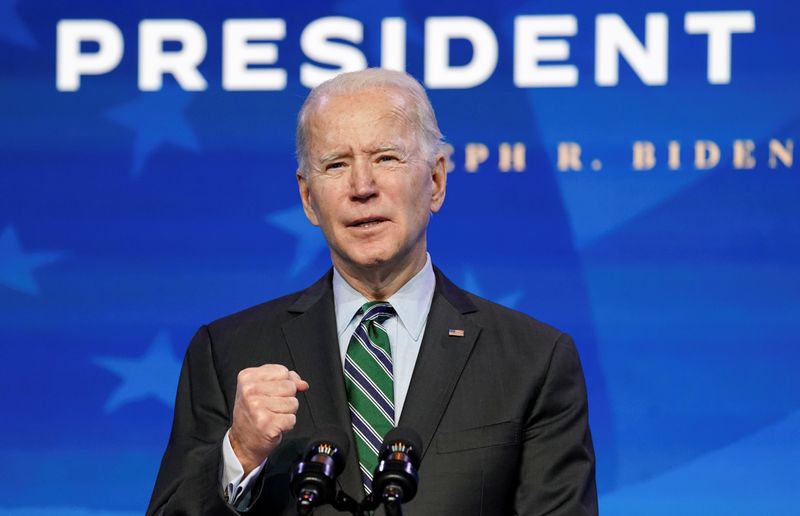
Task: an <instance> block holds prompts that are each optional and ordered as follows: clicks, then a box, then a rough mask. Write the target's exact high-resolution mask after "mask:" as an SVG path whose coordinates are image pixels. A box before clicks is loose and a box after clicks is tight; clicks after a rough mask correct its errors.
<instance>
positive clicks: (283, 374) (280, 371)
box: [264, 364, 289, 378]
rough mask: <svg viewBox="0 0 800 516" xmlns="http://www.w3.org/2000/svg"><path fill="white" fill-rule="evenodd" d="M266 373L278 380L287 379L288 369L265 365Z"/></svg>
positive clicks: (279, 365) (280, 366)
mask: <svg viewBox="0 0 800 516" xmlns="http://www.w3.org/2000/svg"><path fill="white" fill-rule="evenodd" d="M264 367H265V368H266V370H267V371H269V372H270V373H272V374H274V375H275V376H277V377H279V378H288V377H289V368H288V367H286V366H285V365H282V364H266V365H265V366H264Z"/></svg>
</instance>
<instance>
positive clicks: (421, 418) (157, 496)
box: [147, 270, 597, 516]
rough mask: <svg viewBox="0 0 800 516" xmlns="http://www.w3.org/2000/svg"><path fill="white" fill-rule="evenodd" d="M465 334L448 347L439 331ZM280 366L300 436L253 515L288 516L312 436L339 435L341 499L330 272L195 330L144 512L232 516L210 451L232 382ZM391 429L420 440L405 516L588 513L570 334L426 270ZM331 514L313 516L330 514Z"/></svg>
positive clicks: (258, 495) (583, 407)
mask: <svg viewBox="0 0 800 516" xmlns="http://www.w3.org/2000/svg"><path fill="white" fill-rule="evenodd" d="M451 328H452V329H463V330H464V336H463V337H457V336H449V335H448V330H449V329H451ZM265 363H278V364H284V365H286V366H287V367H289V368H290V369H294V370H296V371H297V372H298V373H299V374H300V376H301V377H302V378H303V379H305V380H307V381H308V383H309V385H310V389H309V390H308V391H307V392H306V393H304V394H302V395H300V408H299V410H298V413H297V425H296V427H295V429H294V430H292V431H291V432H289V433H287V434H286V435H284V438H283V441H282V443H281V445H280V447H279V448H278V449H277V450H276V451H275V452H274V453H273V454H272V455H271V456H270V458H269V460H268V461H267V465H266V467H265V468H264V471H263V472H262V474H261V476H260V478H259V479H258V480H257V481H256V483H255V487H254V491H253V495H254V497H255V498H254V499H255V502H254V503H253V505H252V506H251V508H250V511H249V512H250V513H252V514H265V515H284V514H285V515H289V514H295V512H294V510H295V509H294V503H293V501H292V499H291V497H290V494H289V488H288V484H289V471H290V469H291V466H292V464H293V463H294V461H295V460H297V459H298V458H299V456H300V454H301V453H302V451H303V450H304V448H305V446H306V444H307V442H308V439H309V438H311V437H312V436H313V433H314V428H315V427H316V426H321V425H325V424H335V425H338V426H339V427H340V428H342V429H345V431H346V432H347V433H348V434H349V435H350V439H351V443H350V453H349V456H348V457H347V464H348V467H347V468H346V469H345V471H344V473H343V474H342V476H341V477H340V479H339V483H340V486H341V488H343V489H344V490H345V491H346V492H347V493H349V494H351V495H353V496H355V497H357V498H358V499H360V498H361V497H362V491H361V478H360V473H359V469H358V460H357V458H356V452H355V445H354V444H353V442H352V432H351V430H350V415H349V411H348V409H347V401H346V399H347V398H346V394H345V387H344V380H343V374H342V367H341V361H340V356H339V348H338V339H337V333H336V322H335V317H334V304H333V292H332V288H331V273H330V272H329V273H328V274H327V275H326V276H325V277H323V278H322V279H321V280H320V281H318V282H317V283H316V284H314V285H313V286H311V287H310V288H308V289H307V290H304V291H302V292H299V293H296V294H293V295H289V296H286V297H283V298H280V299H277V300H274V301H271V302H268V303H265V304H262V305H259V306H256V307H253V308H250V309H248V310H245V311H243V312H240V313H237V314H234V315H232V316H229V317H226V318H223V319H220V320H218V321H216V322H214V323H212V324H210V325H208V326H204V327H202V328H200V330H199V331H198V332H197V334H196V335H195V337H194V339H193V340H192V342H191V344H190V345H189V349H188V351H187V353H186V358H185V361H184V364H183V370H182V372H181V377H180V384H179V388H178V396H177V401H176V405H175V419H174V423H173V428H172V434H171V435H170V439H169V444H168V446H167V450H166V452H165V454H164V459H163V461H162V463H161V470H160V472H159V475H158V479H157V481H156V485H155V489H154V491H153V497H152V499H151V501H150V507H149V508H148V511H147V513H148V514H164V515H178V514H185V515H201V514H235V513H236V512H235V511H234V510H233V509H231V508H230V507H229V506H228V505H227V504H226V503H225V501H224V499H223V495H222V490H221V487H220V475H221V442H222V439H223V437H224V435H225V432H226V431H227V430H228V428H229V427H230V424H231V412H232V409H233V403H234V398H235V393H236V377H237V374H238V372H239V371H240V370H242V369H244V368H247V367H254V366H260V365H262V364H265ZM398 426H403V427H409V428H412V429H414V430H416V431H417V432H418V433H419V434H420V436H421V437H422V441H423V456H422V463H421V466H420V471H419V473H420V484H419V491H418V493H417V496H416V498H415V499H414V500H412V501H411V502H410V503H408V504H407V505H405V508H404V510H405V514H407V515H437V516H438V515H458V516H472V515H479V514H487V515H489V514H515V513H516V514H525V515H528V514H531V515H533V514H541V515H544V514H547V515H565V516H566V515H570V516H572V515H584V514H597V494H596V490H595V478H594V474H595V473H594V471H595V467H594V451H593V449H592V440H591V435H590V432H589V426H588V414H587V401H586V389H585V386H584V380H583V373H582V371H581V366H580V361H579V359H578V354H577V352H576V350H575V347H574V345H573V343H572V340H571V339H570V337H569V336H567V335H565V334H563V333H561V332H559V331H557V330H555V329H553V328H551V327H549V326H547V325H545V324H542V323H540V322H538V321H536V320H534V319H531V318H530V317H528V316H526V315H523V314H521V313H519V312H515V311H513V310H509V309H507V308H504V307H501V306H499V305H496V304H494V303H491V302H489V301H486V300H484V299H481V298H479V297H476V296H473V295H471V294H468V293H466V292H464V291H462V290H460V289H459V288H457V287H456V286H455V285H453V284H452V283H451V282H450V281H448V280H447V278H445V277H444V276H443V275H442V274H441V272H440V271H438V270H436V289H435V293H434V296H433V302H432V305H431V310H430V314H429V316H428V322H427V326H426V329H425V335H424V337H423V342H422V346H421V348H420V352H419V356H418V358H417V363H416V367H415V369H414V373H413V377H412V381H411V386H410V388H409V391H408V395H407V398H406V402H405V405H404V408H403V413H402V415H401V418H400V422H399V425H398ZM334 513H335V511H333V509H331V508H330V507H324V508H321V509H319V510H318V511H316V514H320V515H323V514H334Z"/></svg>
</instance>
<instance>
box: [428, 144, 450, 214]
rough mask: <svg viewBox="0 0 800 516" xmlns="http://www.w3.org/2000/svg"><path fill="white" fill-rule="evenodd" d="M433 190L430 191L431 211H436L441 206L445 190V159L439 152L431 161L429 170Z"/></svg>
mask: <svg viewBox="0 0 800 516" xmlns="http://www.w3.org/2000/svg"><path fill="white" fill-rule="evenodd" d="M431 181H432V183H433V191H432V192H431V213H436V212H438V211H439V210H440V209H441V208H442V203H444V196H445V192H446V190H447V160H446V159H445V157H444V154H442V153H439V154H437V155H436V158H435V159H434V162H433V169H432V170H431Z"/></svg>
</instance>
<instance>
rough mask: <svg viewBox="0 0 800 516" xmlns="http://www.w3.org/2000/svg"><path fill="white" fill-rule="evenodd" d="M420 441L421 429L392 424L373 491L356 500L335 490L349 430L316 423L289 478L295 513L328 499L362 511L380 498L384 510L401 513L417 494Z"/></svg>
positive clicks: (345, 508)
mask: <svg viewBox="0 0 800 516" xmlns="http://www.w3.org/2000/svg"><path fill="white" fill-rule="evenodd" d="M421 442H422V440H421V439H420V437H419V435H417V433H416V432H414V431H413V430H411V429H409V428H394V429H392V430H390V431H389V433H387V434H386V437H385V438H384V439H383V444H381V448H380V451H379V454H378V466H377V467H376V468H375V471H374V473H373V477H372V492H371V493H370V494H369V495H368V496H367V497H366V498H365V499H364V500H363V501H362V502H361V503H356V502H355V500H354V499H353V498H351V497H350V496H348V495H347V494H346V493H344V492H341V491H340V492H338V493H337V490H336V477H338V476H339V475H340V474H341V473H342V471H344V467H345V457H346V456H347V453H348V445H349V440H348V438H347V435H346V434H345V433H344V432H343V431H342V430H341V429H340V428H338V427H336V426H325V427H322V428H320V429H319V431H318V432H317V438H315V439H312V441H311V444H309V446H308V448H307V449H306V452H305V454H304V455H303V458H302V460H300V462H298V463H297V464H296V465H295V467H294V468H293V470H292V474H291V477H290V480H289V484H290V487H291V491H292V495H293V496H294V498H295V500H296V501H297V513H298V514H300V515H309V514H312V513H313V511H314V508H316V507H319V506H321V505H325V504H331V505H333V507H334V508H336V509H337V510H340V511H348V512H351V513H352V514H356V515H360V514H363V513H364V511H371V510H374V509H376V508H377V507H378V506H379V505H381V504H384V506H385V507H386V512H387V514H401V505H402V504H403V503H406V502H409V501H411V499H413V498H414V496H415V495H416V494H417V485H418V483H419V474H418V473H417V469H418V468H419V462H420V453H421V448H422V445H421Z"/></svg>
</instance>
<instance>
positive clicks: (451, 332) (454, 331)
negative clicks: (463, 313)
mask: <svg viewBox="0 0 800 516" xmlns="http://www.w3.org/2000/svg"><path fill="white" fill-rule="evenodd" d="M447 335H449V336H450V337H463V336H464V330H461V329H454V328H450V329H449V330H448V331H447Z"/></svg>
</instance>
